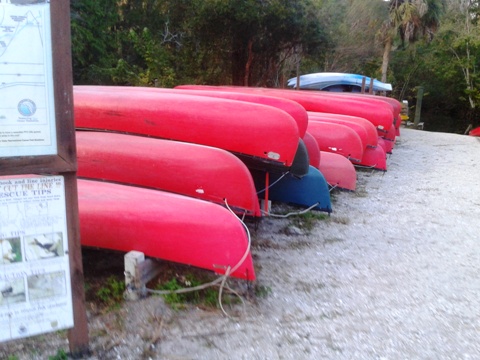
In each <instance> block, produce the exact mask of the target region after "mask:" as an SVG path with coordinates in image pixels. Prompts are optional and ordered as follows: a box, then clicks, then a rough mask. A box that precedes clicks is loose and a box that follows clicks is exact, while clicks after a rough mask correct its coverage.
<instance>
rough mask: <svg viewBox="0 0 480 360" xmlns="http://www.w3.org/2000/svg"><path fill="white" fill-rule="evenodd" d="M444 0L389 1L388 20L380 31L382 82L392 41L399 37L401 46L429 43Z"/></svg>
mask: <svg viewBox="0 0 480 360" xmlns="http://www.w3.org/2000/svg"><path fill="white" fill-rule="evenodd" d="M444 7H445V0H390V4H389V18H388V19H387V20H386V21H385V23H384V24H383V27H382V31H381V40H382V42H383V45H384V51H383V60H382V81H383V82H386V81H387V70H388V64H389V61H390V53H391V51H392V47H393V41H394V40H395V38H396V37H397V36H400V39H401V41H402V46H405V43H407V44H408V43H414V42H416V41H418V40H420V39H421V38H424V39H426V40H427V41H431V40H432V39H433V34H434V33H435V32H436V31H437V29H438V26H439V24H440V17H441V15H442V13H443V11H444Z"/></svg>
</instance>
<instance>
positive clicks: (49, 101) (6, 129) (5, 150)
mask: <svg viewBox="0 0 480 360" xmlns="http://www.w3.org/2000/svg"><path fill="white" fill-rule="evenodd" d="M0 63H1V65H0V66H1V67H0V69H1V71H0V99H1V102H0V157H12V156H36V155H55V154H57V136H56V128H55V103H54V96H53V94H54V88H53V70H52V48H51V23H50V2H49V1H14V0H12V1H3V2H2V0H0Z"/></svg>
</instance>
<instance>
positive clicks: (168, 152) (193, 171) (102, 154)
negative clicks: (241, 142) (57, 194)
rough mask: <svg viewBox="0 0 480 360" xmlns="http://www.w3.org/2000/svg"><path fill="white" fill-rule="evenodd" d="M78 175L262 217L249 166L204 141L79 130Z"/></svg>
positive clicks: (77, 137)
mask: <svg viewBox="0 0 480 360" xmlns="http://www.w3.org/2000/svg"><path fill="white" fill-rule="evenodd" d="M76 140H77V160H78V171H77V175H78V176H79V177H83V178H90V179H100V180H107V181H112V182H118V183H124V184H130V185H137V186H143V187H148V188H153V189H158V190H164V191H169V192H174V193H177V194H182V195H186V196H190V197H194V198H198V199H201V200H206V201H211V202H214V203H217V204H220V205H225V201H227V202H228V204H229V206H230V207H231V208H232V209H235V211H236V212H237V213H239V214H245V215H247V216H261V213H260V207H259V203H258V198H257V196H256V191H255V185H254V183H253V179H252V177H251V174H250V171H249V170H248V168H247V167H246V166H245V165H244V164H243V163H242V162H241V161H240V160H239V159H238V158H237V157H235V156H234V155H232V154H231V153H229V152H227V151H224V150H221V149H217V148H212V147H207V146H203V145H197V144H190V143H182V142H178V141H172V140H162V139H154V138H147V137H142V136H134V135H126V134H116V133H108V132H96V131H78V130H77V132H76Z"/></svg>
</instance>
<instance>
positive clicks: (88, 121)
mask: <svg viewBox="0 0 480 360" xmlns="http://www.w3.org/2000/svg"><path fill="white" fill-rule="evenodd" d="M74 105H75V106H74V111H75V126H76V127H77V128H86V129H99V130H109V131H117V132H126V133H133V134H142V135H148V136H151V137H158V138H164V139H171V140H178V141H184V142H190V143H196V144H201V145H208V146H213V147H217V148H220V149H224V150H228V151H230V152H233V153H235V154H238V155H244V156H247V157H249V158H251V159H255V161H258V162H264V163H265V164H270V165H272V166H280V167H287V168H288V167H290V166H291V165H292V163H293V159H294V157H295V154H296V151H297V147H298V142H299V139H300V138H299V134H298V127H297V124H296V123H295V121H294V120H293V118H292V117H291V116H290V115H288V114H287V113H286V112H284V111H282V110H279V109H276V108H273V107H271V106H265V105H259V104H253V103H247V102H243V101H234V100H227V99H217V98H208V97H206V96H193V95H182V94H169V93H147V92H141V91H123V90H122V91H114V90H113V89H112V90H108V89H103V90H102V89H100V88H99V89H97V90H93V89H89V88H87V87H85V88H82V87H75V88H74Z"/></svg>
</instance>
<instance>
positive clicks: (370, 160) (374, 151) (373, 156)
mask: <svg viewBox="0 0 480 360" xmlns="http://www.w3.org/2000/svg"><path fill="white" fill-rule="evenodd" d="M359 165H361V166H366V167H370V168H372V169H376V170H383V171H386V170H387V154H386V153H385V150H383V148H382V147H381V146H377V147H374V148H371V147H369V148H366V149H365V152H364V153H363V158H362V161H361V162H360V163H359Z"/></svg>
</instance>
